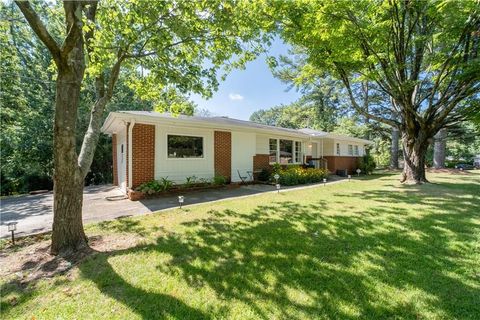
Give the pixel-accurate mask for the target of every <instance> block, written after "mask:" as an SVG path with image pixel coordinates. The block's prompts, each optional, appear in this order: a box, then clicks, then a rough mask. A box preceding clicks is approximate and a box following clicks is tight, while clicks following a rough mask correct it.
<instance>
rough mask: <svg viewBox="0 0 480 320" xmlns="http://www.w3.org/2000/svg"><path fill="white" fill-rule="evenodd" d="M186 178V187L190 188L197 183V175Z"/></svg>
mask: <svg viewBox="0 0 480 320" xmlns="http://www.w3.org/2000/svg"><path fill="white" fill-rule="evenodd" d="M185 180H186V182H185V184H184V185H183V187H184V188H190V187H192V186H193V185H194V184H195V183H197V177H196V176H191V177H186V178H185Z"/></svg>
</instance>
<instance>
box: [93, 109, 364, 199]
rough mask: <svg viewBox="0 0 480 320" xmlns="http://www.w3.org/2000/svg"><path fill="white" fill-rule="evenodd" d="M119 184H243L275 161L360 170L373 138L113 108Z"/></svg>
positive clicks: (110, 123)
mask: <svg viewBox="0 0 480 320" xmlns="http://www.w3.org/2000/svg"><path fill="white" fill-rule="evenodd" d="M102 131H103V132H104V133H107V134H111V135H112V144H113V148H112V149H113V170H114V184H115V185H118V186H120V188H121V189H122V190H123V191H126V190H127V189H128V188H135V187H137V186H139V185H140V184H142V183H144V182H147V181H151V180H158V179H160V178H162V177H165V178H167V177H168V179H170V180H173V181H175V182H176V183H184V182H185V179H186V178H187V177H190V176H196V177H197V178H213V177H214V176H215V175H222V176H225V177H226V178H227V179H228V180H231V181H232V182H239V181H240V180H241V179H240V176H247V174H248V175H249V176H254V174H255V173H258V172H259V171H261V170H262V169H264V168H268V167H269V166H270V165H272V164H273V163H276V162H278V163H280V164H282V165H292V164H305V163H309V164H311V165H314V166H315V167H317V168H327V169H328V170H329V171H330V172H336V170H338V169H346V170H348V171H349V172H352V171H353V170H355V169H356V168H357V158H358V157H361V156H363V155H364V154H365V147H366V146H367V145H368V144H371V141H368V140H364V139H358V138H353V137H347V136H343V135H338V134H333V133H328V132H322V131H316V130H312V129H300V130H295V129H287V128H280V127H273V126H267V125H263V124H259V123H255V122H250V121H243V120H237V119H231V118H227V117H197V116H182V115H180V116H172V115H170V114H166V113H157V112H148V111H120V112H111V113H110V114H109V115H108V117H107V119H106V120H105V123H104V124H103V127H102Z"/></svg>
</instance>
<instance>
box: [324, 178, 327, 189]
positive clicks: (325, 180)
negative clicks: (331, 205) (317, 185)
mask: <svg viewBox="0 0 480 320" xmlns="http://www.w3.org/2000/svg"><path fill="white" fill-rule="evenodd" d="M326 183H327V179H326V178H323V186H324V187H325V186H326Z"/></svg>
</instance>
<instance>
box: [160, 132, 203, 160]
mask: <svg viewBox="0 0 480 320" xmlns="http://www.w3.org/2000/svg"><path fill="white" fill-rule="evenodd" d="M167 146H168V147H167V155H168V157H169V158H203V137H194V136H182V135H170V134H169V135H168V136H167Z"/></svg>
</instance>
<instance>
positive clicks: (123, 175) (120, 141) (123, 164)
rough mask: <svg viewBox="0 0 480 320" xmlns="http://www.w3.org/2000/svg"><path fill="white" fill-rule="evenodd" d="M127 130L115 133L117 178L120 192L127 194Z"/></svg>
mask: <svg viewBox="0 0 480 320" xmlns="http://www.w3.org/2000/svg"><path fill="white" fill-rule="evenodd" d="M126 139H127V129H126V128H124V130H122V131H121V132H118V133H117V171H118V172H117V177H118V185H119V186H120V190H122V191H123V192H127V140H126ZM122 145H123V153H122Z"/></svg>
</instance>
